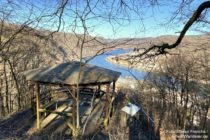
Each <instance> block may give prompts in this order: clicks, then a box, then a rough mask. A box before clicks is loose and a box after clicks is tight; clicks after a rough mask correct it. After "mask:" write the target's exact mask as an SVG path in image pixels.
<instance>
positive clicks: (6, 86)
mask: <svg viewBox="0 0 210 140" xmlns="http://www.w3.org/2000/svg"><path fill="white" fill-rule="evenodd" d="M4 78H5V99H6V102H5V104H6V109H7V113H9V112H10V109H9V91H8V90H9V87H8V86H9V85H8V78H7V70H6V60H4Z"/></svg>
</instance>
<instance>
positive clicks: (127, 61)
mask: <svg viewBox="0 0 210 140" xmlns="http://www.w3.org/2000/svg"><path fill="white" fill-rule="evenodd" d="M138 53H139V52H138ZM136 54H137V52H128V53H124V54H119V55H113V56H109V57H107V58H106V61H108V62H110V63H112V64H115V65H118V66H122V67H126V68H130V69H136V70H138V71H144V72H154V71H156V70H157V69H158V68H159V67H160V63H159V62H157V59H160V58H157V57H154V58H149V59H143V60H141V59H139V58H132V56H135V55H136Z"/></svg>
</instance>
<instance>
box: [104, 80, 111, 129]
mask: <svg viewBox="0 0 210 140" xmlns="http://www.w3.org/2000/svg"><path fill="white" fill-rule="evenodd" d="M109 104H110V84H107V85H106V102H105V107H104V111H105V118H104V126H105V127H106V126H107V125H108V121H109Z"/></svg>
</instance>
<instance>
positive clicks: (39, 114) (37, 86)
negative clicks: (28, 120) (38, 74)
mask: <svg viewBox="0 0 210 140" xmlns="http://www.w3.org/2000/svg"><path fill="white" fill-rule="evenodd" d="M39 109H40V85H39V83H36V126H37V129H40V124H41V122H40V117H41V113H40V111H39Z"/></svg>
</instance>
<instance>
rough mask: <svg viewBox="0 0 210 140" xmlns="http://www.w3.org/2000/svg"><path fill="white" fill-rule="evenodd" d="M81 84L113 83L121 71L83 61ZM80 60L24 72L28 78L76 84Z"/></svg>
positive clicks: (45, 81)
mask: <svg viewBox="0 0 210 140" xmlns="http://www.w3.org/2000/svg"><path fill="white" fill-rule="evenodd" d="M82 65H83V68H82V72H81V78H80V81H79V84H80V85H88V84H100V83H111V82H113V81H116V80H117V79H118V78H119V76H120V74H121V73H120V72H117V71H113V70H109V69H105V68H102V67H98V66H94V65H91V64H85V65H84V63H82ZM79 67H80V62H77V61H73V62H67V63H62V64H59V65H56V66H51V67H44V68H37V69H32V70H27V71H24V72H23V75H24V76H25V77H26V80H30V81H35V82H42V83H52V84H61V83H62V84H67V85H76V84H77V80H78V74H79Z"/></svg>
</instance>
